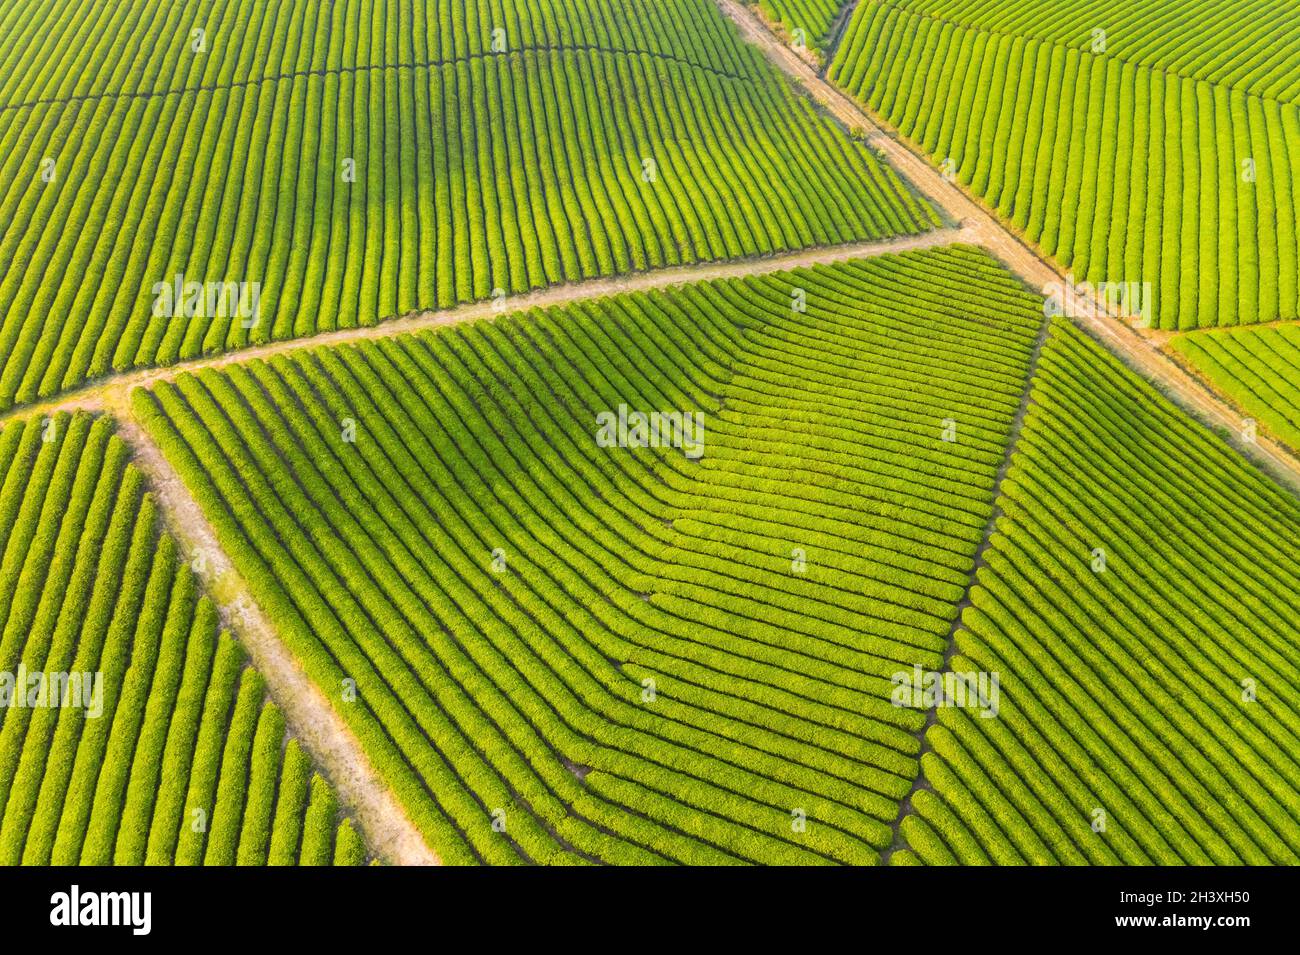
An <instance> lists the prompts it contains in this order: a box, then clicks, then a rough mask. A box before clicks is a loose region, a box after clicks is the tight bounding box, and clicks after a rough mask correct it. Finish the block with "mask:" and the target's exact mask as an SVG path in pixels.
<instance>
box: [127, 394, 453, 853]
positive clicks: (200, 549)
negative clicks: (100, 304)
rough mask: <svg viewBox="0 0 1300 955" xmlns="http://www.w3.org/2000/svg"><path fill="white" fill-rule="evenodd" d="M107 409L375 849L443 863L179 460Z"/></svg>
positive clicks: (293, 723)
mask: <svg viewBox="0 0 1300 955" xmlns="http://www.w3.org/2000/svg"><path fill="white" fill-rule="evenodd" d="M104 410H108V411H111V412H112V413H113V415H114V418H115V419H116V424H117V429H116V430H117V434H118V435H120V436H121V437H122V439H123V440H124V441H125V442H126V443H127V445H128V446H130V448H131V451H132V460H133V461H134V463H135V465H136V466H137V467H139V468H140V470H141V471H142V472H143V473H144V475H145V477H147V478H148V480H149V488H150V490H151V491H152V492H153V494H154V496H155V497H156V498H157V500H158V503H159V505H160V506H161V509H162V512H163V515H164V518H165V520H166V523H167V527H168V530H170V531H171V533H172V534H173V535H174V536H175V537H176V539H177V542H178V543H179V544H180V545H181V549H182V551H183V552H184V553H186V554H189V555H195V556H197V555H202V556H203V560H202V561H201V562H200V563H199V566H198V567H196V568H195V569H196V571H197V572H198V575H199V576H200V577H201V578H202V580H203V584H204V586H205V587H206V588H207V591H208V593H209V595H210V596H211V597H212V599H213V601H214V602H215V603H216V604H217V607H218V610H219V611H220V613H221V618H222V621H223V623H225V625H226V626H227V627H228V628H229V629H230V630H231V631H232V632H234V633H235V635H236V636H238V638H239V641H240V642H241V643H242V644H243V645H244V646H245V647H246V648H247V649H248V653H249V656H250V657H252V660H253V664H254V665H255V666H256V667H257V669H258V671H259V672H260V673H261V674H262V676H263V677H264V678H265V679H266V684H267V687H268V688H269V690H270V693H271V697H272V699H274V700H275V702H276V704H277V705H279V707H280V709H281V710H283V711H284V716H285V720H286V721H287V722H288V724H289V727H290V729H291V730H292V731H293V733H294V734H295V735H296V736H297V737H298V739H299V741H300V742H301V743H302V745H303V746H304V747H305V748H306V749H307V751H308V752H309V753H310V754H311V755H312V756H313V757H314V758H315V759H316V761H317V762H318V763H319V764H320V765H321V766H322V767H324V770H325V773H326V775H328V776H329V780H330V782H331V783H332V784H333V785H334V789H335V791H336V792H337V793H338V796H339V801H340V802H341V803H342V805H343V807H344V808H345V809H346V810H347V811H348V812H350V813H351V814H352V815H353V816H354V817H355V819H356V821H357V824H358V825H359V826H360V828H361V832H362V833H363V834H364V836H365V838H366V842H367V844H368V845H369V847H370V849H371V851H372V852H374V853H375V854H376V855H377V856H378V857H379V858H380V859H381V860H383V861H384V862H387V863H389V864H391V865H437V864H439V860H438V857H437V856H436V855H434V854H433V852H432V851H431V850H430V849H429V847H428V846H427V845H426V844H425V842H424V839H423V838H422V837H421V835H420V833H419V830H417V829H416V828H415V826H414V824H413V823H412V822H411V821H410V819H409V818H408V817H407V815H406V813H405V812H404V811H403V809H402V807H401V804H400V803H398V801H397V799H396V797H394V796H393V794H392V792H391V790H390V789H389V788H388V786H387V785H386V784H385V783H384V781H383V780H382V779H381V778H380V776H379V774H378V773H376V772H375V770H374V768H373V767H372V766H371V765H370V761H369V760H368V759H367V758H366V756H365V753H364V752H363V751H362V749H361V745H360V743H359V742H358V741H357V739H356V737H355V736H354V735H353V734H352V731H351V730H350V729H348V727H347V724H345V723H344V722H343V720H342V719H341V718H340V717H339V715H338V714H337V713H336V712H335V711H334V708H333V707H332V706H331V705H330V703H329V701H328V700H326V699H325V695H324V693H322V692H321V690H320V688H319V687H317V686H316V684H315V683H313V682H312V681H311V680H310V679H309V678H308V677H307V674H306V673H305V672H303V669H302V667H300V666H299V665H298V663H297V661H296V660H295V659H294V657H293V655H292V654H291V653H290V652H289V650H288V648H286V647H285V645H284V644H283V643H281V642H280V638H279V637H278V636H277V635H276V632H275V628H274V627H273V626H272V625H271V622H270V621H269V620H268V619H267V618H266V616H265V615H264V614H263V613H262V611H261V610H260V609H259V608H258V606H257V604H256V603H254V602H253V600H252V599H251V598H250V597H249V596H248V587H247V585H246V584H245V583H244V581H243V579H242V578H241V577H240V576H239V572H238V571H237V570H235V568H234V567H233V566H232V565H231V563H230V560H229V559H228V558H227V557H226V555H225V554H224V553H223V552H222V550H221V547H220V546H219V545H218V543H217V535H216V531H214V530H213V528H212V525H211V524H209V523H208V521H207V518H205V517H204V516H203V512H202V511H201V510H200V509H199V505H198V503H197V502H196V501H195V500H194V498H193V497H192V496H191V495H190V493H189V491H188V490H187V489H186V487H185V484H184V482H183V481H182V480H181V477H180V475H179V474H177V473H176V471H175V469H174V468H173V467H172V466H171V462H169V461H168V460H167V458H166V457H165V456H164V455H163V454H162V452H161V451H160V450H159V449H158V446H157V445H156V444H154V443H153V441H152V440H151V439H150V438H149V436H148V435H147V434H145V432H144V430H143V429H142V428H141V427H140V426H139V425H138V424H137V423H136V422H135V420H134V419H133V418H132V417H131V416H130V413H129V411H128V409H127V408H125V407H123V406H119V405H116V404H113V405H109V406H108V407H106V408H105V409H104Z"/></svg>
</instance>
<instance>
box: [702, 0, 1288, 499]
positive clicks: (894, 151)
mask: <svg viewBox="0 0 1300 955" xmlns="http://www.w3.org/2000/svg"><path fill="white" fill-rule="evenodd" d="M714 2H715V3H717V5H718V6H719V7H720V8H721V9H722V12H723V13H724V14H726V15H727V17H729V18H730V19H731V20H732V22H734V23H735V24H736V26H737V27H738V28H739V29H740V33H741V36H742V37H743V38H744V39H745V40H746V41H747V42H749V43H752V44H754V45H755V46H757V47H759V48H760V49H762V51H763V52H764V53H765V54H766V55H767V57H768V59H769V60H771V61H772V62H773V63H774V64H776V66H777V67H779V68H780V69H781V71H782V72H784V73H785V74H786V75H787V76H789V77H790V78H791V79H792V80H794V82H795V83H797V84H798V85H799V86H800V87H802V88H803V89H804V90H805V91H806V92H807V93H808V94H809V95H810V96H811V97H812V98H813V99H814V100H815V101H816V102H817V103H819V104H820V105H821V106H822V107H823V108H825V109H826V110H827V111H828V112H830V114H831V115H832V116H834V117H835V118H836V119H838V120H839V121H840V122H841V123H843V124H844V125H845V126H846V127H847V128H848V129H850V130H854V129H858V130H862V131H863V132H864V133H865V135H866V140H867V144H868V145H869V146H871V147H872V148H873V149H876V150H878V151H879V152H881V153H882V154H883V155H884V157H885V159H886V161H887V162H888V163H889V165H891V166H893V167H894V170H895V172H897V173H898V174H899V175H900V176H902V177H903V179H904V180H906V181H907V182H908V183H909V184H910V185H911V186H912V188H913V189H915V190H916V191H917V192H919V193H920V194H921V195H923V196H924V197H925V198H927V199H929V200H930V201H931V202H932V203H933V204H934V205H935V206H936V207H937V208H938V209H939V211H940V213H941V214H942V215H943V216H945V217H947V218H948V219H949V220H950V221H951V222H955V223H958V224H960V226H961V231H962V233H963V234H964V235H967V236H971V235H973V236H974V238H973V239H970V238H967V239H966V240H965V241H968V242H969V241H973V242H974V243H975V244H977V245H982V246H983V247H984V248H986V249H987V250H988V251H989V252H991V253H992V254H993V255H995V256H996V257H997V258H998V259H999V260H1001V262H1002V263H1003V265H1005V266H1006V267H1007V268H1009V269H1010V270H1011V271H1012V272H1014V273H1015V274H1016V275H1018V276H1019V277H1020V279H1021V280H1022V281H1023V282H1025V283H1026V284H1027V285H1029V286H1030V287H1031V288H1033V289H1034V290H1035V291H1037V292H1042V291H1043V290H1044V289H1045V288H1046V287H1047V286H1049V285H1058V286H1059V285H1062V284H1063V282H1064V275H1063V273H1062V272H1061V271H1059V270H1058V269H1057V268H1056V267H1055V266H1054V265H1053V264H1051V263H1049V262H1048V261H1046V260H1044V259H1043V258H1042V257H1040V256H1039V255H1038V254H1036V253H1035V252H1034V251H1032V250H1031V249H1030V248H1029V246H1027V245H1026V244H1025V243H1024V242H1023V241H1022V240H1021V239H1020V238H1019V237H1018V236H1016V235H1015V233H1013V232H1012V231H1011V230H1010V229H1008V228H1007V227H1006V226H1005V225H1004V224H1003V223H1002V222H1000V221H999V220H998V219H997V218H996V217H995V216H994V215H993V213H991V212H989V211H988V210H987V209H985V208H984V207H983V206H982V205H980V204H979V202H978V201H976V200H975V199H974V198H972V197H971V196H969V195H967V194H966V193H965V192H964V191H962V189H961V188H959V187H958V186H957V184H956V183H954V182H950V181H948V180H947V179H945V178H944V177H943V175H942V174H941V173H940V172H939V170H937V169H936V168H935V167H934V166H932V165H930V163H929V162H928V161H927V160H925V159H924V158H923V157H921V156H919V155H917V154H916V153H915V152H913V151H912V149H911V148H910V147H909V146H907V145H906V144H904V143H903V142H902V141H901V140H900V139H899V138H897V136H896V134H894V133H893V132H892V131H887V130H886V129H885V128H884V127H883V126H882V124H881V123H880V122H879V120H877V119H876V118H875V117H874V116H872V115H871V114H869V113H868V112H867V111H866V110H865V109H864V108H863V107H861V106H860V105H858V103H857V102H856V101H854V100H853V99H852V98H850V97H849V96H848V95H847V94H846V93H843V92H841V91H840V90H839V89H837V88H836V87H835V86H833V85H831V83H830V82H828V81H827V80H825V79H824V78H822V77H821V76H820V75H819V74H818V73H817V72H816V71H815V70H814V69H813V68H812V67H811V66H809V65H808V64H807V63H806V62H805V61H804V60H803V59H802V58H801V57H800V56H799V55H798V54H797V53H796V52H795V51H793V50H791V49H790V48H789V47H788V46H786V45H785V44H784V43H783V42H782V41H781V39H780V38H779V37H777V36H776V35H775V34H774V33H772V32H771V31H770V30H769V29H768V28H767V27H766V26H765V25H764V24H763V22H762V20H760V19H759V17H758V16H756V15H755V14H754V13H753V11H751V10H750V9H749V8H747V7H746V6H744V5H743V4H742V3H741V2H740V0H714ZM1091 298H1092V302H1091V304H1092V306H1093V309H1092V310H1093V311H1095V314H1096V315H1097V316H1098V317H1095V318H1075V319H1074V321H1075V322H1076V324H1078V325H1079V327H1080V328H1082V329H1084V330H1085V331H1087V332H1088V333H1089V334H1091V335H1092V336H1093V337H1094V338H1096V339H1097V340H1098V341H1100V342H1101V343H1102V344H1103V345H1105V346H1106V347H1107V348H1108V349H1110V350H1111V351H1112V352H1114V353H1115V355H1117V356H1118V357H1119V358H1120V359H1121V360H1122V361H1123V362H1124V363H1125V364H1127V365H1128V366H1129V367H1130V368H1132V369H1133V370H1134V371H1136V372H1138V373H1139V374H1140V375H1142V376H1143V377H1144V378H1146V379H1147V380H1148V381H1150V382H1152V383H1153V384H1155V385H1156V386H1157V387H1158V388H1159V389H1160V390H1161V391H1162V392H1163V393H1164V394H1165V395H1167V396H1168V397H1169V398H1170V399H1172V400H1173V401H1174V402H1176V403H1177V404H1178V405H1179V406H1181V407H1182V408H1183V409H1184V410H1185V411H1188V412H1189V413H1191V414H1192V415H1194V416H1195V417H1196V418H1197V419H1199V420H1200V421H1202V422H1203V423H1205V424H1208V425H1210V426H1211V427H1214V428H1218V429H1222V430H1223V431H1225V432H1227V434H1228V435H1229V439H1230V440H1231V441H1232V443H1233V444H1234V446H1236V447H1237V448H1238V449H1239V450H1240V451H1242V452H1243V453H1244V454H1245V455H1246V456H1247V457H1249V458H1251V459H1253V460H1254V461H1256V462H1257V463H1259V464H1260V465H1262V466H1263V467H1264V468H1265V469H1266V470H1267V471H1268V472H1269V473H1270V474H1271V475H1272V476H1273V477H1275V478H1276V479H1277V480H1279V481H1281V482H1282V483H1284V484H1285V485H1287V486H1288V487H1289V488H1290V489H1291V490H1293V491H1295V492H1297V493H1300V459H1297V458H1296V457H1294V456H1293V455H1291V454H1290V453H1289V452H1288V451H1287V450H1286V449H1285V448H1284V447H1283V446H1282V445H1280V444H1278V443H1277V442H1275V441H1273V440H1271V439H1269V438H1266V437H1263V436H1259V437H1257V438H1256V440H1255V441H1253V442H1249V443H1247V442H1243V441H1241V440H1240V438H1239V437H1238V436H1239V435H1240V432H1241V425H1242V415H1241V413H1240V412H1239V411H1238V410H1237V409H1236V408H1235V406H1234V405H1233V404H1232V403H1231V402H1230V401H1228V400H1227V399H1226V398H1224V397H1222V396H1220V395H1219V394H1217V393H1216V392H1214V391H1212V390H1210V388H1209V387H1208V386H1207V385H1206V383H1205V382H1204V381H1202V380H1200V379H1199V378H1197V377H1196V376H1194V375H1191V374H1189V373H1188V372H1187V371H1186V370H1185V369H1184V368H1183V367H1182V366H1181V365H1180V364H1179V363H1178V362H1176V361H1175V360H1174V359H1173V358H1172V357H1170V355H1168V354H1166V353H1165V352H1163V351H1161V349H1160V347H1159V346H1160V344H1163V343H1164V342H1165V341H1166V340H1167V338H1168V336H1167V335H1161V334H1160V333H1158V332H1145V331H1139V330H1138V329H1137V328H1135V327H1133V326H1132V325H1130V324H1129V323H1128V322H1127V321H1125V320H1123V318H1121V317H1120V316H1119V315H1117V314H1115V313H1114V312H1113V311H1112V309H1111V308H1110V307H1109V306H1108V305H1107V303H1105V302H1104V301H1101V300H1099V299H1097V298H1096V297H1095V296H1094V297H1091Z"/></svg>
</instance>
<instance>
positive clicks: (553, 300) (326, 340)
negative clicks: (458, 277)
mask: <svg viewBox="0 0 1300 955" xmlns="http://www.w3.org/2000/svg"><path fill="white" fill-rule="evenodd" d="M981 241H982V239H981V238H980V236H979V235H978V234H977V233H976V232H975V231H974V230H971V229H934V230H931V231H929V232H923V233H920V234H919V235H912V236H902V237H898V238H890V239H880V240H877V241H873V242H853V243H850V244H848V245H834V246H819V247H817V248H813V249H802V250H800V251H797V252H790V253H787V254H784V255H772V256H766V257H763V258H748V259H732V260H728V261H726V262H708V263H702V264H699V265H685V266H677V267H674V268H668V269H657V270H655V271H652V272H637V273H634V274H632V275H624V276H614V277H610V278H599V279H591V280H589V281H585V282H569V283H566V284H564V285H552V286H548V287H547V288H544V289H540V290H538V291H535V292H527V293H524V294H521V295H514V296H510V297H508V298H506V299H505V300H503V301H502V302H474V303H471V304H469V305H458V306H456V307H454V308H447V309H442V310H441V311H436V312H415V313H413V314H411V315H404V316H402V317H401V318H394V319H390V320H388V321H384V322H380V323H379V324H378V325H368V326H365V327H364V328H344V329H339V330H338V331H333V332H322V333H320V334H319V335H309V336H307V337H305V338H290V339H286V340H284V341H277V342H269V343H267V344H265V345H254V346H252V347H250V348H241V349H237V350H235V351H230V352H225V353H224V354H221V355H213V356H211V357H208V358H196V359H193V360H191V361H184V362H179V363H177V364H175V365H168V366H166V367H162V368H145V369H141V370H140V371H127V372H122V373H120V374H116V375H112V376H110V377H108V378H104V379H101V380H100V381H98V382H92V383H91V384H89V385H87V386H86V387H83V388H79V389H76V390H74V391H69V392H67V393H65V394H62V395H59V396H58V397H56V398H51V399H49V400H48V401H40V402H35V403H33V404H24V405H20V406H19V407H16V408H11V409H9V410H8V411H6V412H4V413H3V414H0V427H2V426H3V425H4V424H6V423H7V422H8V421H10V420H12V419H15V418H26V417H29V416H31V415H38V414H52V413H54V412H56V411H78V410H86V411H98V410H101V409H103V408H106V407H108V406H110V405H118V406H124V405H123V402H124V401H125V396H127V395H129V394H130V392H131V391H132V389H134V388H138V387H140V386H148V385H152V384H155V383H157V382H160V381H173V380H175V379H176V378H177V377H178V376H180V375H182V374H185V373H186V372H194V371H199V370H200V369H203V368H222V367H225V366H227V365H236V364H240V363H241V362H246V361H251V360H252V359H254V358H270V357H271V356H272V355H281V354H284V353H286V352H293V351H299V350H301V349H304V348H317V347H323V346H328V345H341V344H343V343H345V342H356V341H364V340H368V339H375V338H390V337H392V336H393V335H401V334H403V333H404V332H413V331H419V330H421V329H426V328H437V327H439V326H442V325H459V324H460V323H462V322H472V321H476V320H478V319H482V318H490V317H492V316H493V315H498V314H509V313H510V312H519V311H525V310H527V309H530V308H546V307H549V306H555V305H567V304H570V303H572V302H581V301H586V300H589V299H594V298H602V297H604V296H607V295H619V294H622V293H625V292H644V291H648V290H651V289H662V288H668V287H670V286H674V285H687V284H690V283H692V282H707V281H710V280H712V279H725V278H744V277H746V276H751V275H767V274H770V273H772V272H783V271H787V270H789V269H797V268H808V267H811V266H815V265H831V264H833V263H835V262H847V261H850V260H852V259H863V258H869V257H871V256H873V255H884V254H886V253H889V252H907V251H910V250H915V249H929V248H933V247H935V246H940V245H950V244H952V243H954V242H967V243H971V244H978V243H980V242H981Z"/></svg>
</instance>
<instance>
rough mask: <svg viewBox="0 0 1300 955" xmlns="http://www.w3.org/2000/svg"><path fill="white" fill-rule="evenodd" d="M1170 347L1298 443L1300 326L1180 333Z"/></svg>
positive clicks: (1276, 431) (1272, 429) (1276, 432)
mask: <svg viewBox="0 0 1300 955" xmlns="http://www.w3.org/2000/svg"><path fill="white" fill-rule="evenodd" d="M1170 347H1171V348H1172V349H1173V350H1174V352H1176V353H1177V354H1178V355H1180V356H1182V358H1183V359H1184V360H1185V361H1187V362H1188V364H1190V365H1191V366H1192V367H1193V368H1195V369H1196V370H1197V371H1198V372H1200V373H1201V374H1203V375H1205V376H1206V378H1208V379H1209V381H1210V382H1212V383H1213V385H1214V386H1215V387H1217V388H1219V389H1220V390H1222V391H1223V392H1224V394H1226V395H1228V396H1229V397H1231V398H1232V400H1233V401H1234V402H1236V404H1237V405H1238V406H1240V407H1241V408H1242V409H1243V410H1244V411H1245V412H1246V414H1248V415H1253V416H1254V417H1253V418H1251V419H1249V420H1250V421H1255V423H1256V424H1257V425H1262V426H1263V427H1264V428H1265V429H1266V430H1267V431H1269V432H1271V433H1272V434H1274V435H1276V436H1277V437H1278V438H1280V439H1281V440H1282V441H1284V442H1285V443H1286V444H1287V445H1289V446H1290V447H1292V448H1300V327H1297V326H1295V325H1277V326H1270V327H1268V328H1241V329H1231V330H1224V331H1215V332H1213V333H1197V334H1194V335H1191V334H1189V335H1179V336H1178V337H1176V338H1174V339H1173V340H1172V341H1171V342H1170Z"/></svg>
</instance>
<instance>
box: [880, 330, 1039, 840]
mask: <svg viewBox="0 0 1300 955" xmlns="http://www.w3.org/2000/svg"><path fill="white" fill-rule="evenodd" d="M1051 328H1052V320H1051V318H1049V317H1048V316H1047V315H1044V316H1043V318H1042V321H1041V323H1040V324H1039V326H1038V335H1037V337H1036V338H1035V339H1034V345H1033V348H1032V349H1031V350H1030V352H1029V361H1028V362H1027V363H1026V365H1025V387H1024V389H1023V390H1022V391H1021V392H1020V403H1019V405H1018V406H1017V408H1016V413H1015V415H1013V416H1012V418H1011V428H1010V430H1009V431H1008V433H1007V446H1006V450H1005V451H1004V452H1003V455H1002V463H1001V464H1000V465H998V470H997V474H996V475H994V478H993V503H992V506H991V507H990V509H989V519H988V522H987V523H986V524H985V525H984V533H983V534H982V535H981V536H980V542H979V546H978V547H976V548H975V557H974V559H973V561H972V563H971V569H970V577H969V579H968V580H967V581H966V587H965V589H964V590H963V591H962V596H961V599H960V600H959V601H957V603H956V605H955V608H954V609H955V611H956V612H955V613H954V615H953V618H952V626H951V627H949V629H948V637H947V643H946V644H945V645H944V648H943V665H942V666H941V667H940V668H939V672H940V673H941V674H947V673H949V672H951V670H952V658H953V657H954V656H955V655H956V653H957V634H958V633H960V632H961V628H962V615H963V614H964V613H965V612H966V608H967V607H969V606H971V593H972V592H973V591H974V590H975V588H976V587H977V586H979V579H978V578H979V572H980V569H981V568H982V567H984V566H985V564H986V563H987V560H986V555H987V554H988V550H989V547H991V546H992V541H993V533H994V531H995V530H996V529H997V523H998V519H999V518H1001V517H1002V513H1003V512H1002V504H1001V502H1002V483H1003V481H1004V480H1005V479H1006V476H1007V472H1008V471H1010V470H1011V463H1012V461H1013V459H1014V458H1015V455H1016V448H1017V447H1018V446H1019V444H1020V432H1021V430H1022V429H1023V427H1024V424H1025V415H1027V414H1028V413H1029V406H1030V405H1031V404H1032V403H1033V391H1034V379H1035V378H1037V377H1038V360H1039V358H1040V357H1041V356H1042V354H1043V346H1044V345H1045V344H1046V343H1047V336H1048V334H1049V332H1050V331H1051ZM938 722H939V710H938V708H937V707H930V708H929V709H927V710H926V711H925V723H924V724H923V725H922V726H921V728H920V729H919V730H917V731H916V736H917V739H918V741H919V742H920V744H921V748H920V749H919V750H918V751H917V754H916V761H917V770H916V778H915V779H914V780H912V788H911V790H909V791H908V794H907V795H906V796H904V797H903V798H902V799H901V800H900V801H899V803H898V815H897V816H896V817H895V818H894V822H893V824H892V825H891V826H890V828H891V829H892V830H893V833H894V838H893V841H892V842H891V843H890V844H889V847H888V848H887V849H885V850H884V852H882V853H881V856H880V859H881V864H882V865H888V864H889V860H890V857H891V856H893V854H894V853H895V852H898V851H900V850H902V849H906V848H908V846H907V842H906V840H905V839H904V838H903V835H902V831H901V827H902V825H903V820H904V819H905V818H906V817H907V816H908V815H910V814H911V813H912V812H913V809H912V797H913V796H915V795H916V793H917V791H918V790H921V789H929V788H930V785H929V783H928V782H926V779H925V770H924V769H922V768H921V758H922V757H923V756H925V754H926V753H928V752H930V751H931V750H932V749H933V748H934V747H933V746H931V745H930V739H929V737H930V728H931V727H932V726H934V725H935V724H936V723H938Z"/></svg>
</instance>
